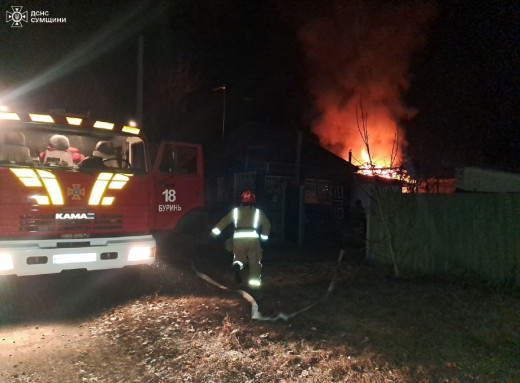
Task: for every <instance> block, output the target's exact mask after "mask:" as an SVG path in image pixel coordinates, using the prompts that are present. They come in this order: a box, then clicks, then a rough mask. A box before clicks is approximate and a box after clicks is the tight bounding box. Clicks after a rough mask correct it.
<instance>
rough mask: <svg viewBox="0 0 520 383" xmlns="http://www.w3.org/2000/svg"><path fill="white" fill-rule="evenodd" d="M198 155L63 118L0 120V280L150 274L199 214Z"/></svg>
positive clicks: (105, 125) (197, 150) (197, 149)
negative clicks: (144, 268) (119, 271)
mask: <svg viewBox="0 0 520 383" xmlns="http://www.w3.org/2000/svg"><path fill="white" fill-rule="evenodd" d="M203 192H204V175H203V166H202V148H201V146H200V145H197V144H191V143H179V142H163V143H161V144H160V146H159V148H158V153H157V157H156V158H155V160H154V161H153V162H152V160H151V158H150V149H149V145H148V143H147V142H146V139H145V137H144V135H143V134H142V131H141V130H140V129H139V128H137V127H135V126H131V125H119V124H114V123H111V122H106V121H95V120H90V119H89V118H85V117H84V116H75V115H67V114H63V115H62V114H33V113H13V112H5V111H3V112H0V275H20V276H23V275H36V274H51V273H59V272H61V271H64V270H72V269H86V270H100V269H113V268H122V267H126V266H133V265H142V264H152V263H153V262H154V259H155V252H156V240H155V238H154V236H153V234H154V233H155V232H164V231H165V230H172V229H174V228H175V227H176V226H177V225H178V223H179V221H180V220H181V219H182V218H183V216H185V214H186V213H188V212H190V211H192V210H194V209H197V208H200V207H202V206H203V201H204V196H203Z"/></svg>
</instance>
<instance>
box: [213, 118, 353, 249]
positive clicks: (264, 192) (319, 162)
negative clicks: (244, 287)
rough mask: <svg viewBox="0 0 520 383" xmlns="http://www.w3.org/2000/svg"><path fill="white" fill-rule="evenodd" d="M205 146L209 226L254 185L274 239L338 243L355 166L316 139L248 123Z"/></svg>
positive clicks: (345, 217) (309, 242)
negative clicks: (243, 192) (269, 221)
mask: <svg viewBox="0 0 520 383" xmlns="http://www.w3.org/2000/svg"><path fill="white" fill-rule="evenodd" d="M204 150H205V164H206V165H205V169H206V170H205V171H206V193H205V194H206V206H207V208H208V219H209V221H211V222H210V223H209V225H212V224H213V223H214V222H216V221H217V220H218V219H219V218H220V216H221V215H222V214H224V213H225V212H226V211H227V210H228V209H229V208H230V207H231V206H233V205H234V204H237V203H239V202H240V201H239V198H240V194H241V193H242V191H244V190H246V189H250V190H252V191H254V192H255V193H256V195H257V204H258V206H259V207H261V208H262V209H264V210H265V211H266V213H267V214H268V216H269V218H270V219H271V222H272V226H273V234H272V239H273V241H275V242H286V241H289V242H297V243H300V244H304V243H305V244H316V245H328V244H332V245H335V244H336V243H337V245H338V246H339V242H336V241H339V240H340V238H341V231H342V230H343V228H344V223H345V222H346V220H347V219H348V215H349V213H350V209H351V202H352V191H353V189H354V185H355V182H356V179H355V172H356V170H357V168H356V167H355V166H354V165H352V164H351V163H349V162H348V161H346V160H344V159H343V158H340V157H338V156H336V155H335V154H333V153H331V152H330V151H328V150H326V149H324V148H323V147H321V146H320V145H319V143H318V141H317V139H316V138H315V137H313V136H312V135H309V134H306V133H303V132H301V131H298V130H294V129H281V128H280V129H276V128H274V127H272V126H265V125H258V124H254V123H249V124H245V125H243V126H242V127H240V128H239V129H236V130H233V131H229V132H228V134H227V135H226V136H225V137H223V138H220V139H218V140H214V141H213V142H209V143H206V144H205V149H204Z"/></svg>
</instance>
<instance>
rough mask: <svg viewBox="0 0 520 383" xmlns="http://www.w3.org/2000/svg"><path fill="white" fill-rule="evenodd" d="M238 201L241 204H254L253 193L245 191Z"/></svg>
mask: <svg viewBox="0 0 520 383" xmlns="http://www.w3.org/2000/svg"><path fill="white" fill-rule="evenodd" d="M240 200H241V201H242V203H255V202H256V197H255V193H253V192H252V191H251V190H246V191H245V192H243V193H242V195H241V196H240Z"/></svg>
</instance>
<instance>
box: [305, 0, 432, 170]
mask: <svg viewBox="0 0 520 383" xmlns="http://www.w3.org/2000/svg"><path fill="white" fill-rule="evenodd" d="M332 8H333V10H332V12H331V15H329V16H328V17H322V18H320V19H317V20H314V21H312V22H310V23H308V24H307V26H306V27H305V28H304V29H303V30H302V31H301V33H300V37H301V41H302V43H303V46H304V49H305V54H306V58H307V63H308V70H309V82H310V89H311V92H312V96H313V97H314V100H315V110H316V113H317V117H316V118H315V119H314V121H313V128H312V130H313V132H314V133H315V134H316V135H317V136H318V137H319V139H320V143H321V145H322V146H324V147H325V148H327V149H329V150H330V151H332V152H333V153H335V154H336V155H338V156H340V157H342V158H344V159H348V160H350V161H351V162H352V163H353V164H354V165H357V166H358V167H359V169H360V173H361V174H364V175H367V176H370V175H377V176H380V177H385V178H397V179H399V178H402V177H405V175H403V173H402V172H401V171H400V170H401V165H402V164H403V156H404V154H405V150H406V145H407V144H406V138H405V133H404V131H403V128H402V122H403V121H406V120H408V119H410V118H412V117H413V116H414V115H415V113H416V111H415V110H414V109H412V108H409V107H407V106H405V105H404V104H403V102H402V95H403V94H404V92H406V91H407V90H408V88H409V86H410V80H409V75H408V72H409V67H410V62H411V57H412V55H413V53H414V52H415V51H416V50H417V49H418V48H420V47H421V46H422V45H423V44H424V41H425V39H424V37H423V36H424V33H423V32H424V27H425V25H427V23H428V21H430V20H431V19H432V18H433V16H434V15H435V7H434V6H433V5H432V4H430V3H427V2H424V3H416V2H413V3H410V2H384V1H363V2H361V1H357V2H356V1H351V2H346V1H338V2H333V6H332Z"/></svg>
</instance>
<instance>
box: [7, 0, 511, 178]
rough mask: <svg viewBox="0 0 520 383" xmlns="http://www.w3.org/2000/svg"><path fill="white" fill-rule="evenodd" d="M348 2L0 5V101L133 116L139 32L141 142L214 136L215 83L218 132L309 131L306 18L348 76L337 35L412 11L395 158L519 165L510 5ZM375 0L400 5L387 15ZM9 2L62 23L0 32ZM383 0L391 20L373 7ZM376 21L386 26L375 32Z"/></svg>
mask: <svg viewBox="0 0 520 383" xmlns="http://www.w3.org/2000/svg"><path fill="white" fill-rule="evenodd" d="M352 3H353V2H352V1H347V0H343V1H341V0H300V1H299V0H285V1H282V0H279V1H269V0H258V1H248V0H200V1H193V0H178V1H168V2H159V1H150V2H146V1H138V2H134V3H132V2H129V1H111V2H107V1H41V0H40V1H23V0H22V1H17V2H12V1H0V12H1V19H2V21H1V23H0V95H1V96H2V97H1V99H2V102H3V103H6V104H10V105H16V107H18V108H20V107H23V108H24V109H37V110H39V111H44V110H48V109H55V108H64V109H67V110H69V111H76V112H81V113H86V112H90V113H91V114H92V115H93V116H96V117H97V116H99V118H103V119H108V120H113V119H116V120H123V121H125V120H127V119H129V118H132V117H135V110H136V107H135V105H136V84H137V80H136V79H137V56H138V55H137V52H138V38H139V36H141V35H142V36H143V41H144V52H145V55H144V121H143V122H144V125H143V126H144V129H145V130H147V131H148V133H149V135H150V136H152V138H155V139H158V138H163V137H164V138H179V139H186V140H193V141H204V140H208V139H211V138H216V137H219V136H220V134H221V124H222V105H223V104H222V101H223V92H222V91H218V90H214V89H216V88H218V87H220V86H221V85H225V86H226V128H227V129H228V131H232V130H233V129H236V128H237V127H239V126H240V125H241V124H243V123H245V122H247V121H256V122H259V123H263V124H265V125H266V126H272V127H273V129H279V128H299V129H303V130H305V131H311V130H313V126H314V125H315V124H316V121H318V120H319V119H320V109H319V107H317V104H316V100H317V93H316V89H317V87H316V83H317V80H316V79H317V77H313V76H314V74H313V73H314V72H315V70H316V68H313V66H312V60H310V59H309V57H310V54H309V51H306V47H305V44H304V43H303V40H304V38H305V36H307V38H308V37H309V34H307V35H305V33H306V31H307V32H308V31H309V28H310V27H309V26H312V25H316V23H317V22H319V21H320V20H334V23H335V25H336V27H337V36H335V38H337V40H336V39H335V38H333V37H332V36H331V38H330V40H329V39H328V38H324V39H322V43H323V44H325V45H326V44H327V42H328V41H330V42H334V41H338V42H339V43H338V45H337V46H334V45H332V46H329V47H328V50H327V51H326V52H328V53H327V57H330V60H327V61H328V62H330V63H339V64H338V65H339V66H341V67H342V68H341V69H342V72H343V73H349V70H348V69H349V68H346V69H345V66H344V65H343V64H344V63H346V62H349V56H348V54H345V49H346V48H345V47H346V46H347V45H341V43H340V42H341V41H343V42H344V41H347V42H348V41H349V38H350V37H351V36H352V33H353V32H352V31H363V30H365V29H363V28H365V27H366V26H364V25H363V23H365V22H367V20H372V22H374V21H373V20H376V21H377V23H378V24H377V26H378V27H377V29H378V30H379V31H381V30H382V31H386V30H388V33H393V32H392V31H394V30H395V26H396V25H400V24H402V23H405V22H406V21H407V20H404V19H403V20H399V17H401V18H404V17H417V22H416V23H415V24H414V25H413V27H414V28H415V29H410V31H413V32H410V33H417V37H418V39H417V40H416V41H414V42H413V47H409V48H408V49H410V51H409V52H405V53H406V54H403V55H402V57H403V60H406V61H407V62H406V65H403V66H402V68H404V69H405V70H406V73H402V75H403V78H402V79H401V82H402V84H401V88H400V93H399V94H398V95H396V97H398V99H399V102H400V103H402V105H400V107H402V109H403V110H413V113H409V115H408V116H407V117H406V118H404V117H403V116H402V115H401V116H400V125H401V126H402V128H403V131H404V135H405V137H404V138H405V139H406V141H407V142H408V145H407V147H406V149H405V151H404V154H403V155H404V156H405V157H406V158H405V162H406V163H407V166H409V167H410V168H413V169H414V170H416V171H418V172H424V173H428V172H429V173H431V174H435V173H436V172H441V171H442V169H443V168H450V167H454V166H466V165H478V166H486V167H492V168H498V169H507V170H514V171H520V155H519V154H518V152H519V150H520V133H519V132H518V131H517V129H518V128H519V127H520V121H519V117H518V115H519V112H518V108H517V105H518V99H519V97H518V96H519V88H520V82H519V75H518V68H517V66H518V61H519V48H518V46H519V42H520V38H519V37H520V35H519V25H520V5H518V2H517V1H513V0H511V1H485V2H484V1H437V2H433V1H422V2H419V1H407V2H397V1H396V2H383V1H371V2H368V3H371V5H372V6H371V7H367V8H366V9H362V10H359V9H357V10H356V12H358V11H359V13H353V12H352V7H351V4H352ZM388 3H392V4H394V3H395V4H399V3H401V4H406V7H408V8H407V10H406V13H398V12H397V11H396V12H395V13H392V9H391V8H389V7H388V5H387V4H388ZM12 5H16V6H23V7H24V10H27V11H29V12H30V11H31V10H45V11H48V12H49V14H50V15H49V17H62V18H66V19H67V20H66V23H54V24H42V23H39V24H37V23H31V22H27V23H22V24H23V27H22V28H13V27H12V26H11V24H10V23H8V22H6V11H10V10H11V6H12ZM380 5H381V7H379V6H380ZM383 5H385V7H386V12H388V14H390V15H391V14H395V20H393V21H392V20H390V19H389V18H387V17H386V16H385V17H380V18H377V17H373V16H374V15H373V13H375V12H378V9H379V8H383V7H382V6H383ZM349 7H350V8H349ZM414 7H418V8H417V9H421V10H420V11H417V12H416V11H415V10H414V9H416V8H414ZM397 8H398V7H397V5H396V9H397ZM424 9H427V10H424ZM403 15H404V16H403ZM408 15H413V16H408ZM385 20H388V28H387V29H385V28H379V27H380V26H381V24H385V22H386V21H385ZM383 26H384V25H383ZM352 27H355V28H354V29H352ZM342 34H344V35H342ZM302 36H304V37H303V38H302ZM359 36H361V38H363V36H365V35H364V34H363V33H361V32H360V33H359ZM397 40H398V39H397ZM362 43H363V40H361V46H362V47H363V46H364V45H363V44H362ZM331 44H332V43H331ZM388 45H389V46H390V47H392V44H391V43H390V44H388ZM352 49H355V47H354V48H352ZM363 49H364V48H363ZM400 49H401V45H400V44H398V43H396V45H395V50H396V51H397V52H398V53H399V52H400V51H399V50H400ZM388 51H392V49H388ZM375 52H377V51H375ZM366 53H367V57H371V58H372V59H374V61H373V62H382V59H381V60H380V59H379V57H377V55H376V56H374V55H372V56H370V55H369V53H371V52H370V51H367V52H366ZM336 56H337V57H336ZM394 56H395V55H394ZM398 57H399V56H398ZM315 62H316V61H315ZM367 67H370V63H368V64H367ZM322 69H323V68H322ZM313 71H314V72H313ZM331 73H333V72H331ZM332 79H333V80H330V79H329V81H336V80H337V81H338V82H342V81H343V79H342V78H335V77H332ZM313 81H314V82H313ZM322 83H323V82H322ZM346 89H347V90H348V89H349V88H346ZM346 93H348V91H347V92H346ZM344 97H345V99H348V97H350V95H349V94H345V95H344ZM439 174H440V173H439Z"/></svg>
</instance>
